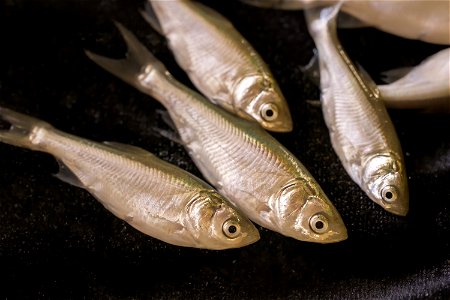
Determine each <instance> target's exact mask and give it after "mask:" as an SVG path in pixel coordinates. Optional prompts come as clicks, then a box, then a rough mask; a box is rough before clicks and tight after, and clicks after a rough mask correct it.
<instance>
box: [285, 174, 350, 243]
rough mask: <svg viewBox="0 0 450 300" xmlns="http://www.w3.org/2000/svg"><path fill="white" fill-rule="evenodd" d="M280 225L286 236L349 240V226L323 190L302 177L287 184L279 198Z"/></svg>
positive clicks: (319, 240)
mask: <svg viewBox="0 0 450 300" xmlns="http://www.w3.org/2000/svg"><path fill="white" fill-rule="evenodd" d="M277 210H278V213H277V215H278V220H277V222H278V224H279V226H280V227H282V228H284V232H285V234H286V235H289V236H292V237H294V238H296V239H298V240H302V241H307V242H315V243H334V242H339V241H342V240H345V239H347V229H346V227H345V225H344V223H343V221H342V219H341V216H340V215H339V213H338V211H337V210H336V208H335V207H334V206H333V204H331V202H330V201H329V200H328V198H327V196H326V195H325V194H324V193H323V191H322V190H320V188H319V189H316V188H313V186H312V185H310V184H309V183H308V182H306V181H305V180H302V179H295V180H293V181H291V182H290V183H288V184H287V185H285V186H284V187H283V189H282V190H281V191H280V193H279V195H278V197H277Z"/></svg>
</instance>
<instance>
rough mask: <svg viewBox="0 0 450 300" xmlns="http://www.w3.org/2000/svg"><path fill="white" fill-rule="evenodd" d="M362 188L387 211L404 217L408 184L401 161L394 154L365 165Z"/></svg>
mask: <svg viewBox="0 0 450 300" xmlns="http://www.w3.org/2000/svg"><path fill="white" fill-rule="evenodd" d="M362 188H363V189H364V190H365V192H366V193H367V194H368V195H369V197H370V198H371V199H372V200H373V201H375V202H376V203H378V204H379V205H381V206H382V207H383V208H384V209H386V210H387V211H389V212H391V213H394V214H397V215H401V216H405V215H406V214H407V213H408V208H409V195H408V183H407V178H406V172H405V170H404V168H403V167H402V164H401V159H400V158H397V157H396V155H395V154H384V155H383V154H381V155H376V156H374V157H372V158H370V159H369V160H368V161H367V163H366V164H365V167H364V170H363V178H362Z"/></svg>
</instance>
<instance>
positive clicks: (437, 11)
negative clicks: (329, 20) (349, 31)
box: [241, 0, 450, 45]
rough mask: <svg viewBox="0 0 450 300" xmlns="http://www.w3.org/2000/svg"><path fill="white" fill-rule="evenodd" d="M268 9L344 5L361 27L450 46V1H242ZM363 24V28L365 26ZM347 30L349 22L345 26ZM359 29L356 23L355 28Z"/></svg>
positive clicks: (345, 10) (344, 10) (353, 23)
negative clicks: (371, 27) (374, 28)
mask: <svg viewBox="0 0 450 300" xmlns="http://www.w3.org/2000/svg"><path fill="white" fill-rule="evenodd" d="M241 1H242V2H245V3H248V4H251V5H255V6H259V7H266V8H278V9H292V10H295V9H307V8H312V7H318V6H327V5H332V4H336V3H339V2H342V3H343V5H342V8H341V10H342V11H343V12H345V13H347V14H348V15H350V16H352V17H354V18H356V19H358V20H360V21H361V24H365V25H367V26H373V27H376V28H378V29H380V30H382V31H385V32H388V33H391V34H395V35H398V36H401V37H404V38H408V39H418V40H421V41H424V42H428V43H435V44H443V45H449V44H450V14H449V11H450V1H449V0H395V1H391V0H364V1H356V0H241ZM361 24H359V26H360V25H361ZM342 25H343V26H344V27H347V26H346V25H347V24H345V21H344V22H343V23H342ZM348 25H349V26H350V27H351V26H353V25H355V22H353V21H352V25H350V24H348Z"/></svg>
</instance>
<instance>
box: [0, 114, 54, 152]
mask: <svg viewBox="0 0 450 300" xmlns="http://www.w3.org/2000/svg"><path fill="white" fill-rule="evenodd" d="M0 120H3V121H5V122H7V123H9V124H10V125H11V126H10V128H9V129H8V130H2V129H1V128H0V142H3V143H6V144H10V145H13V146H18V147H23V148H28V149H35V150H37V138H38V136H37V135H38V130H39V129H40V128H51V127H52V126H51V125H50V124H48V123H46V122H44V121H41V120H39V119H36V118H33V117H30V116H27V115H24V114H21V113H18V112H15V111H13V110H10V109H8V108H4V107H1V106H0Z"/></svg>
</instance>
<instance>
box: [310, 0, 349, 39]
mask: <svg viewBox="0 0 450 300" xmlns="http://www.w3.org/2000/svg"><path fill="white" fill-rule="evenodd" d="M343 4H344V1H343V0H341V1H340V2H339V3H337V4H335V5H332V6H327V7H311V8H307V9H305V10H304V13H305V18H306V20H307V23H308V28H309V31H310V33H311V35H317V34H321V33H323V32H330V31H331V32H333V33H334V32H336V23H337V21H336V20H337V16H338V14H339V11H340V9H341V7H342V5H343Z"/></svg>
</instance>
